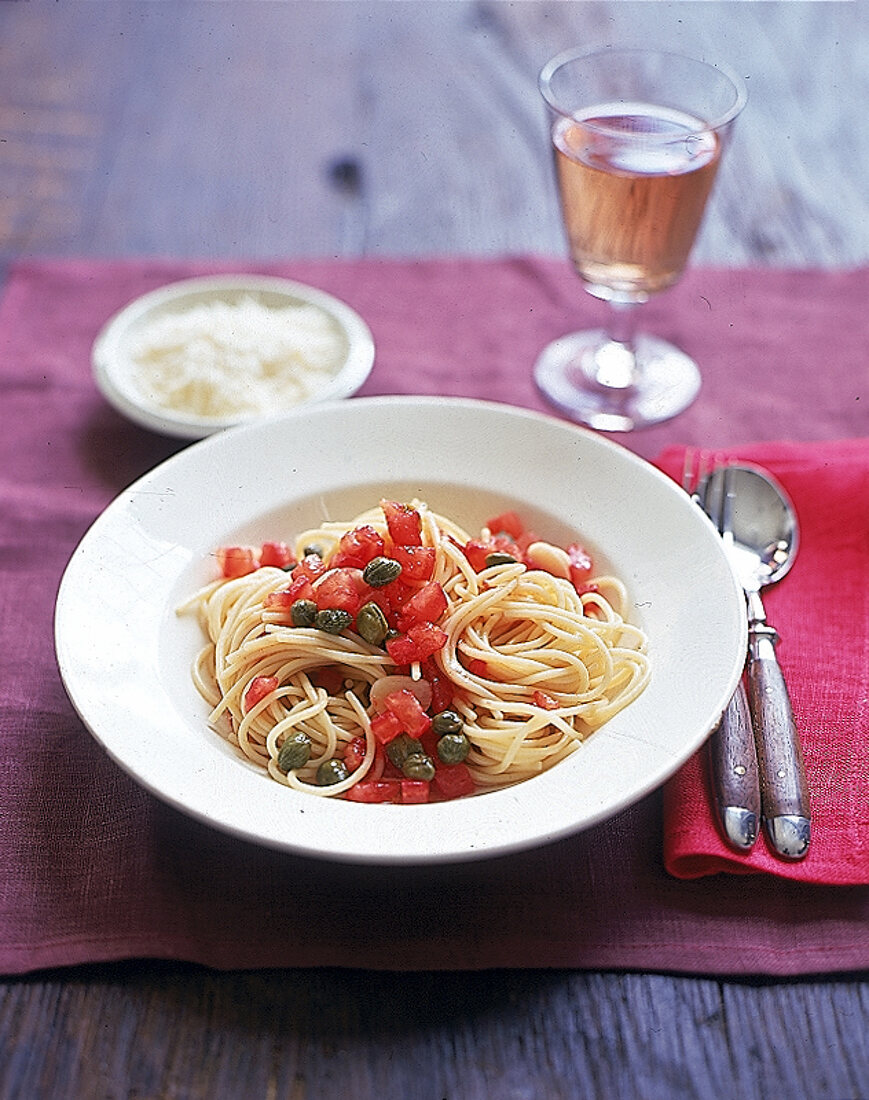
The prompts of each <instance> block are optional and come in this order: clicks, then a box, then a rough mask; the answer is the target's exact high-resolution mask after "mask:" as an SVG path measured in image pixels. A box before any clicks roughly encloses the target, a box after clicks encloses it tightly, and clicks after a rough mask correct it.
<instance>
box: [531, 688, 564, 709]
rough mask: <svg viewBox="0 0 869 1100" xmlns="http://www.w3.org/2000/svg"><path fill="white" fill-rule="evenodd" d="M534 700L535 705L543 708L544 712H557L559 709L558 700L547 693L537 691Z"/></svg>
mask: <svg viewBox="0 0 869 1100" xmlns="http://www.w3.org/2000/svg"><path fill="white" fill-rule="evenodd" d="M532 698H533V700H534V705H535V706H538V707H542V708H543V710H557V709H558V700H557V699H554V698H553V697H552V696H551V695H550V694H549V693H548V692H546V691H535V692H534V695H533V696H532Z"/></svg>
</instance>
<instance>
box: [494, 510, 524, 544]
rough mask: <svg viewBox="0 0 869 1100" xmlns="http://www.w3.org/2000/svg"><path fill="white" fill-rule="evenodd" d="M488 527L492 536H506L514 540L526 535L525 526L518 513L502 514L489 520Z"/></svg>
mask: <svg viewBox="0 0 869 1100" xmlns="http://www.w3.org/2000/svg"><path fill="white" fill-rule="evenodd" d="M486 526H487V527H488V529H489V531H490V533H491V534H492V535H500V534H504V535H509V536H510V537H511V538H513V539H519V538H521V537H522V535H523V534H524V533H525V525H524V524H523V523H522V520H521V519H520V518H519V516H518V514H517V513H516V512H501V514H500V515H497V516H495V517H494V518H493V519H490V520H488V522H487V523H486Z"/></svg>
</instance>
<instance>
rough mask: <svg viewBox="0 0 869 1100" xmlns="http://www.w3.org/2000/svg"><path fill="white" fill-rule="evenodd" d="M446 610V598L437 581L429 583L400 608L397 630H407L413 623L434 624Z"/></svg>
mask: <svg viewBox="0 0 869 1100" xmlns="http://www.w3.org/2000/svg"><path fill="white" fill-rule="evenodd" d="M446 609H447V597H446V593H445V592H444V590H443V588H442V587H441V586H440V585H439V584H438V582H437V581H429V582H428V583H427V584H424V585H423V586H422V588H420V589H419V590H418V591H417V592H414V594H413V595H412V596H411V597H410V599H409V600H408V601H407V602H406V603H404V604H403V605H402V607H401V611H400V614H399V629H401V630H407V629H408V628H409V627H410V626H411V625H412V624H413V623H421V622H426V623H436V622H437V621H438V619H439V618H440V617H441V615H443V613H444V612H445V611H446Z"/></svg>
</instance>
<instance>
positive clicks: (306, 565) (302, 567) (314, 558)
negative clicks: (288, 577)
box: [293, 554, 328, 581]
mask: <svg viewBox="0 0 869 1100" xmlns="http://www.w3.org/2000/svg"><path fill="white" fill-rule="evenodd" d="M327 568H328V566H327V565H326V563H325V562H324V561H323V559H322V558H321V557H320V555H319V554H306V555H305V556H304V557H303V558H302V560H301V561H300V562H299V564H298V565H297V566H296V568H295V569H294V570H293V580H296V579H297V578H299V577H307V579H308V580H309V581H315V580H316V579H317V578H318V577H322V576H323V574H324V573H325V572H326V570H327Z"/></svg>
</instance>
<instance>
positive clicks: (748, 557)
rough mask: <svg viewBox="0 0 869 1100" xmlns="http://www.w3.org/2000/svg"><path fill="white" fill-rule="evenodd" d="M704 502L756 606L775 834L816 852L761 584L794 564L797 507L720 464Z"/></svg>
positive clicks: (782, 848) (756, 655)
mask: <svg viewBox="0 0 869 1100" xmlns="http://www.w3.org/2000/svg"><path fill="white" fill-rule="evenodd" d="M704 492H705V504H704V507H705V509H706V511H707V513H708V514H709V515H717V516H719V517H720V522H719V525H718V526H719V530H720V531H721V534H722V538H723V540H724V548H725V551H726V552H727V556H728V559H729V560H730V564H731V567H732V568H733V571H734V573H735V574H736V576H737V578H738V580H739V582H740V584H741V585H742V587H743V589H744V590H745V597H746V601H747V607H748V661H747V665H746V673H747V680H748V698H749V706H750V710H751V723H752V727H753V729H754V740H755V745H756V750H757V763H758V771H759V775H760V788H761V808H762V812H763V818H764V825H765V828H766V832H767V837H768V839H769V842H770V844H771V846H772V847H773V849H774V850H775V851H776V852H777V853H778V855H780V856H782V857H784V858H785V859H802V858H804V857H805V856H806V854H807V853H808V850H809V839H810V815H809V794H808V786H807V784H806V776H805V767H804V764H803V754H802V749H801V746H800V740H799V735H798V733H797V728H796V723H795V721H794V716H793V710H792V708H791V703H790V698H789V696H788V690H787V685H786V684H785V679H784V675H783V673H782V670H781V666H780V665H779V663H778V657H777V656H776V648H775V647H776V645H777V643H778V641H779V636H778V633H777V631H776V630H775V629H774V628H773V627H772V626H770V625H769V624H768V623H767V620H766V612H765V610H764V606H763V601H762V600H761V597H760V591H761V588H763V587H764V586H766V585H769V584H772V583H774V582H775V581H778V580H780V579H781V578H782V577H784V576H785V574H786V573H787V572H788V570H789V569H790V568H791V566H792V565H793V562H794V558H795V556H796V552H797V547H798V545H799V526H798V523H797V516H796V511H795V509H794V506H793V504H792V502H791V501H790V499H789V498H788V496H787V494H786V493H785V491H784V489H782V488H781V486H779V485H778V483H777V482H775V481H774V480H773V479H772V478H771V477H770V476H769V474H767V473H766V472H765V471H763V470H759V469H758V468H757V467H755V466H748V465H728V466H720V467H718V468H717V469H716V470H714V471H713V472H712V473H711V474H710V475H709V478H708V479H707V482H706V485H705V486H704Z"/></svg>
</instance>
